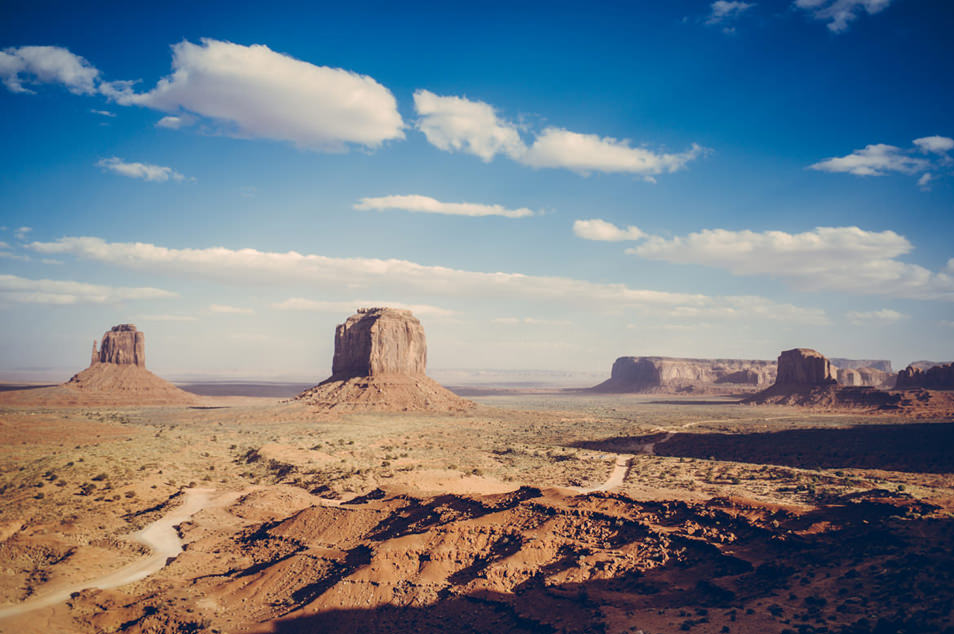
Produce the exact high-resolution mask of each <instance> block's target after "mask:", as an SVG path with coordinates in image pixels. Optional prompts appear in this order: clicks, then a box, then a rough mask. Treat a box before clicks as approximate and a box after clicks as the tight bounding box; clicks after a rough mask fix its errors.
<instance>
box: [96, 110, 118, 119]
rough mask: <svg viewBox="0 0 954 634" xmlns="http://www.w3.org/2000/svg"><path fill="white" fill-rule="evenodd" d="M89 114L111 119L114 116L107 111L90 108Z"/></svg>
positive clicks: (114, 114)
mask: <svg viewBox="0 0 954 634" xmlns="http://www.w3.org/2000/svg"><path fill="white" fill-rule="evenodd" d="M90 112H92V113H93V114H98V115H99V116H101V117H109V118H113V117H115V116H116V113H115V112H110V111H109V110H97V109H96V108H90Z"/></svg>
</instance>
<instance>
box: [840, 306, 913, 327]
mask: <svg viewBox="0 0 954 634" xmlns="http://www.w3.org/2000/svg"><path fill="white" fill-rule="evenodd" d="M845 317H846V318H847V319H848V321H849V322H850V323H852V324H854V325H856V326H872V325H886V324H893V323H896V322H898V321H901V320H902V319H907V318H908V315H905V314H904V313H899V312H898V311H896V310H891V309H890V308H882V309H881V310H871V311H866V312H857V311H850V312H847V313H845Z"/></svg>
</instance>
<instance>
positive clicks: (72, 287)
mask: <svg viewBox="0 0 954 634" xmlns="http://www.w3.org/2000/svg"><path fill="white" fill-rule="evenodd" d="M175 296H176V294H175V293H172V292H170V291H164V290H162V289H158V288H149V287H145V288H129V287H114V286H100V285H98V284H85V283H83V282H72V281H66V280H45V279H44V280H31V279H27V278H24V277H18V276H16V275H2V274H0V303H6V302H12V303H16V304H61V305H62V304H103V303H113V302H119V301H124V300H135V299H165V298H169V297H175Z"/></svg>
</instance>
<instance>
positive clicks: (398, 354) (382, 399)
mask: <svg viewBox="0 0 954 634" xmlns="http://www.w3.org/2000/svg"><path fill="white" fill-rule="evenodd" d="M426 367H427V343H426V341H425V338H424V328H423V326H421V322H420V321H418V320H417V318H416V317H414V315H412V314H411V311H409V310H399V309H396V308H387V307H383V308H360V309H358V312H357V313H355V314H354V315H352V316H350V317H348V319H347V320H346V321H345V322H344V323H343V324H339V325H338V327H337V328H336V329H335V353H334V358H333V359H332V364H331V376H330V377H329V378H328V379H326V380H324V381H322V382H321V383H319V384H318V385H316V386H315V387H313V388H311V389H309V390H306V391H304V392H302V393H301V394H299V395H298V397H297V399H296V400H300V401H304V402H306V403H308V404H310V405H313V406H316V407H317V408H318V409H321V410H335V411H414V412H418V411H422V412H426V411H441V412H448V411H464V410H467V409H470V408H472V407H474V403H473V402H471V401H468V400H466V399H463V398H461V397H459V396H457V395H456V394H454V393H453V392H451V391H450V390H448V389H446V388H444V387H442V386H441V385H440V384H438V383H437V382H436V381H434V380H433V379H431V378H429V377H428V376H427V375H426V374H425V370H426Z"/></svg>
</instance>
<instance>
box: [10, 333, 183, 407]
mask: <svg viewBox="0 0 954 634" xmlns="http://www.w3.org/2000/svg"><path fill="white" fill-rule="evenodd" d="M0 401H2V402H3V403H5V404H10V405H41V404H42V405H52V406H72V405H79V406H87V405H188V404H193V403H196V402H197V401H198V399H197V398H196V397H195V395H193V394H190V393H189V392H186V391H185V390H181V389H179V388H177V387H176V386H174V385H173V384H172V383H169V382H168V381H165V380H163V379H161V378H159V377H158V376H156V375H155V374H153V373H152V372H150V371H149V370H147V369H146V344H145V336H144V335H143V333H141V332H139V331H138V330H136V327H135V326H133V325H132V324H121V325H119V326H114V327H113V328H112V329H110V330H108V331H107V332H106V333H105V334H104V335H103V339H102V343H101V344H100V346H99V348H98V349H97V346H96V342H95V341H94V342H93V351H92V355H91V358H90V365H89V367H88V368H86V369H85V370H83V371H82V372H79V373H78V374H75V375H74V376H73V377H72V378H71V379H70V380H69V381H67V382H66V383H64V384H62V385H58V386H54V387H49V388H39V389H33V390H22V391H11V392H7V393H4V394H2V395H0Z"/></svg>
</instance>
